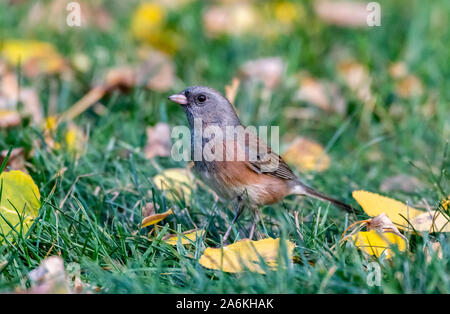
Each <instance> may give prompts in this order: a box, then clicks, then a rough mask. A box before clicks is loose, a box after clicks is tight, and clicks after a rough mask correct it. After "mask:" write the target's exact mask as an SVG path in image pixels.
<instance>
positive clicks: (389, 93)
mask: <svg viewBox="0 0 450 314" xmlns="http://www.w3.org/2000/svg"><path fill="white" fill-rule="evenodd" d="M68 2H69V1H63V0H54V1H2V2H1V3H0V30H1V31H0V112H1V111H2V110H8V111H14V112H17V113H18V114H19V115H20V121H18V122H17V123H14V125H10V126H8V127H6V126H4V125H3V124H2V122H1V114H0V151H2V152H3V155H4V156H5V155H6V154H7V152H8V151H9V149H10V148H11V147H12V148H13V149H21V151H20V152H19V154H20V156H19V157H17V158H15V159H16V160H17V159H20V158H22V159H23V160H21V161H20V160H19V162H18V164H15V163H13V162H12V160H13V159H11V157H10V158H9V162H8V164H7V166H6V168H5V171H6V170H13V169H19V170H22V171H26V172H27V173H28V174H29V175H30V176H31V178H32V179H33V181H34V182H35V183H36V185H37V188H38V189H39V192H40V195H41V197H40V201H41V207H40V209H39V211H38V215H37V217H35V219H34V220H33V223H32V225H31V227H30V229H29V230H22V228H21V227H20V226H17V230H16V232H13V234H14V235H13V236H8V237H6V236H1V237H0V292H23V291H32V289H33V287H35V288H36V286H39V283H36V282H33V280H32V277H33V276H30V275H29V273H30V271H32V270H33V269H36V268H38V267H39V265H40V264H41V263H42V262H43V260H45V259H46V258H48V257H49V256H60V257H61V258H62V260H63V262H64V265H65V270H66V273H67V277H68V281H70V283H69V286H72V285H75V284H77V285H78V287H80V286H81V287H82V289H81V288H80V290H82V292H93V293H449V292H450V265H449V263H448V257H449V255H450V245H449V241H448V239H449V238H448V234H446V233H444V232H433V233H429V232H420V233H418V232H417V233H416V232H405V231H402V234H403V235H404V236H405V238H407V243H408V247H407V249H406V250H405V251H399V250H397V249H395V248H394V249H393V252H394V253H393V256H392V257H391V258H386V257H385V256H384V257H383V256H382V257H380V258H377V257H374V256H371V255H369V254H366V253H364V252H363V251H362V250H360V249H358V248H356V247H355V246H354V245H353V244H352V243H351V241H344V242H343V241H341V240H342V238H343V236H342V234H343V232H344V231H345V230H346V228H347V227H348V226H349V225H350V224H352V223H353V222H356V221H358V220H365V219H369V218H370V217H369V216H368V215H367V214H366V213H365V212H364V211H363V209H362V208H361V206H360V205H359V204H358V203H357V202H356V200H355V199H354V198H353V197H352V192H353V191H356V190H366V191H371V192H374V193H378V194H380V195H384V196H387V197H390V198H392V199H396V200H398V201H401V202H402V203H405V204H408V205H411V206H414V207H415V208H417V209H420V210H427V209H431V210H442V211H444V212H445V211H446V213H447V216H446V217H448V205H447V207H446V206H442V204H444V203H443V202H444V200H445V199H446V198H447V197H448V196H449V195H450V191H449V188H450V186H449V167H450V157H449V153H450V151H449V147H448V140H449V138H450V127H449V126H450V119H449V117H450V114H449V113H450V88H449V80H450V63H449V60H450V49H449V44H450V25H449V23H448V16H450V2H449V1H446V0H435V1H419V0H414V1H408V0H403V1H400V0H396V1H380V4H381V10H382V18H381V26H379V27H376V26H375V27H367V25H365V26H364V25H362V26H361V25H356V26H355V25H353V26H352V25H347V24H346V23H345V22H340V23H339V22H336V21H334V22H333V20H332V18H330V17H328V18H327V15H326V14H325V15H322V16H321V15H320V14H319V13H318V11H320V10H319V9H318V8H317V6H318V5H317V2H318V1H298V2H297V1H247V2H248V3H247V2H246V1H243V2H242V3H244V4H242V3H241V4H236V3H235V2H233V1H157V0H155V1H148V2H143V1H78V3H80V4H81V8H82V11H81V14H82V15H81V17H82V19H81V23H82V24H81V26H80V27H77V26H74V27H70V26H68V25H67V23H66V18H67V15H68V14H69V11H67V10H66V4H67V3H68ZM322 2H323V1H322ZM88 3H89V4H88ZM142 3H147V6H145V4H144V5H143V6H141V10H142V11H141V12H140V13H139V11H136V10H138V8H139V6H140V4H142ZM148 3H150V5H149V4H148ZM169 3H170V5H169ZM322 4H323V3H322ZM239 5H244V7H243V8H238V9H239V10H240V11H238V13H236V12H234V11H233V10H236V8H234V6H239ZM325 5H326V3H325ZM364 6H365V5H364ZM142 8H144V9H142ZM214 10H216V11H214ZM221 10H222V11H221ZM227 10H228V11H227ZM325 11H327V10H325ZM136 12H138V13H136ZM328 12H329V10H328ZM208 13H209V15H208ZM214 14H215V15H214ZM355 14H356V13H355ZM235 15H237V16H235ZM222 16H225V17H226V18H227V20H228V23H220V22H218V20H220V17H222ZM211 21H212V22H211ZM357 22H358V21H356V22H355V23H357ZM223 24H224V25H223ZM338 24H339V25H338ZM359 24H361V23H360V22H359ZM14 40H16V41H20V42H22V43H23V42H25V41H26V40H36V41H39V42H46V43H49V44H50V45H51V47H52V48H51V49H49V48H48V47H47V48H45V47H42V46H39V45H38V44H37V43H31V44H30V43H29V42H28V44H27V45H22V46H20V45H19V48H15V49H16V50H18V51H19V55H21V57H20V58H19V59H16V60H15V61H14V60H12V59H13V58H12V57H10V56H8V53H7V52H6V51H7V49H6V48H5V47H8V44H9V45H11V42H13V41H14ZM11 49H12V48H11ZM45 49H49V50H45ZM46 51H50V52H46ZM16 53H17V51H16ZM52 53H54V54H55V55H54V56H53V55H52ZM35 54H36V55H37V57H35V59H33V57H27V56H28V55H32V56H33V55H35ZM268 57H273V58H275V59H270V60H268V59H262V61H261V58H268ZM57 59H61V63H57V62H56V61H55V60H57ZM42 60H44V61H42ZM49 60H50V61H55V62H54V63H55V64H53V63H52V62H50V61H49ZM155 60H156V61H155ZM252 60H260V61H261V63H260V64H257V65H256V67H255V66H254V64H253V67H251V65H252V64H251V63H250V65H249V63H248V62H249V61H252ZM40 62H42V63H40ZM270 62H273V63H272V64H268V63H270ZM50 63H51V64H50ZM56 63H57V64H56ZM143 64H144V65H143ZM245 65H247V67H246V66H245ZM266 66H268V67H270V66H273V67H275V69H276V70H275V71H268V70H265V68H264V67H266ZM249 68H250V69H249ZM279 68H281V70H280V73H278V72H277V70H278V69H279ZM111 69H112V70H111ZM130 69H131V70H133V71H138V72H139V71H141V72H142V73H143V75H142V76H145V77H144V78H141V80H139V79H138V80H134V79H130V78H129V76H128V75H127V73H128V72H127V71H129V70H130ZM136 69H137V70H136ZM172 70H173V72H172ZM133 73H134V72H133ZM155 73H156V74H155ZM8 75H9V76H8ZM153 75H156V78H155V79H153V80H152V76H153ZM148 76H150V78H149V77H148ZM7 77H9V78H11V77H13V78H14V79H13V81H12V83H11V82H10V81H7V79H6V78H7ZM234 78H238V79H239V82H240V84H239V87H238V89H237V94H236V98H235V101H234V104H235V107H236V109H237V111H238V113H239V116H240V118H241V120H242V122H243V123H244V124H245V125H255V126H262V125H267V126H279V133H280V152H281V153H283V152H286V151H287V150H289V148H290V147H291V144H292V143H293V142H294V140H295V139H296V138H298V137H302V138H305V139H308V141H312V142H313V143H316V144H317V147H318V149H319V150H320V151H321V153H320V154H321V156H322V157H323V156H327V158H328V159H327V162H325V164H321V165H319V164H320V163H321V162H323V158H322V161H321V160H319V162H318V163H317V164H314V162H313V165H311V162H310V163H309V164H306V165H305V164H304V161H303V163H302V161H301V160H300V161H299V165H297V164H296V163H295V158H293V159H294V160H292V161H290V160H289V163H290V164H291V165H292V167H293V169H294V170H295V172H296V174H297V175H298V176H299V177H300V178H302V180H303V181H304V182H306V183H308V184H309V185H311V186H314V187H315V188H317V189H318V190H320V191H323V192H326V193H327V194H329V195H332V196H334V197H336V198H338V199H340V200H342V201H345V202H346V203H349V204H351V205H352V206H353V207H355V208H356V209H357V211H358V213H357V215H350V214H347V213H345V212H343V211H341V210H340V209H339V208H337V207H334V206H332V205H331V204H328V203H325V202H321V201H318V200H312V199H307V198H302V197H299V196H289V197H287V198H286V199H285V200H284V201H283V202H281V203H278V204H274V205H268V206H264V207H261V208H260V210H261V219H262V221H261V223H259V224H258V225H257V236H258V238H267V237H271V238H280V239H281V240H282V243H283V241H284V240H289V241H292V242H293V243H294V244H295V248H294V250H293V258H290V257H289V254H288V252H287V248H286V245H281V247H280V252H279V256H278V264H279V265H280V266H279V267H276V268H273V269H271V268H267V267H265V268H264V269H265V273H257V272H251V271H243V272H239V273H228V272H222V271H220V270H212V269H208V268H205V267H203V266H202V265H201V264H200V263H199V259H200V257H201V256H202V253H203V252H204V250H205V249H206V248H208V247H220V246H221V236H223V234H224V233H225V231H226V229H227V228H228V226H229V224H230V222H231V220H232V218H233V212H232V211H231V204H230V203H227V202H223V201H221V200H218V199H217V198H216V197H215V195H214V194H213V193H212V192H211V190H210V189H209V187H208V186H206V185H204V184H202V183H201V182H198V181H197V180H195V183H194V184H190V185H189V186H185V187H184V188H183V189H182V192H183V193H176V192H180V191H179V190H177V191H175V192H173V191H171V190H165V189H161V188H160V186H158V185H157V184H155V180H154V178H155V176H157V175H158V174H161V173H163V171H164V170H166V169H170V168H186V167H189V163H187V162H184V161H180V162H177V161H174V160H173V159H172V158H171V157H170V156H159V155H160V154H158V153H155V154H152V156H149V153H148V151H147V150H148V149H153V151H154V147H151V145H152V144H153V145H158V143H156V144H155V143H150V144H149V141H148V138H149V134H148V133H149V131H148V130H149V127H154V126H155V125H156V124H157V123H161V124H162V125H166V124H167V125H168V126H169V127H170V128H173V127H174V126H178V125H187V120H186V116H185V114H184V111H183V110H182V108H181V107H180V106H179V105H177V104H175V103H172V102H170V101H168V100H167V97H168V96H169V95H171V94H173V93H176V92H179V91H181V90H183V89H185V88H187V87H188V86H191V85H207V86H210V87H213V88H215V89H217V90H219V91H221V92H223V93H225V86H230V85H231V84H232V81H233V79H234ZM148 80H150V82H149V83H148V84H147V82H148ZM142 82H145V83H142ZM14 83H16V84H14ZM11 86H13V87H14V86H15V89H14V88H13V87H11ZM95 88H99V90H100V95H99V96H98V97H97V98H96V99H95V100H94V101H92V105H91V106H88V107H86V108H84V109H83V110H80V111H79V112H78V113H77V114H73V112H74V111H73V109H72V111H68V110H69V109H71V108H73V107H74V106H77V105H78V106H79V105H80V99H83V97H84V96H85V95H86V94H88V93H89V92H90V91H91V92H92V90H93V89H94V90H95ZM25 90H27V91H29V92H30V93H33V95H36V96H37V100H36V99H34V100H29V98H30V97H28V98H27V99H28V101H26V100H25V97H26V96H25V94H22V92H23V91H25ZM18 95H20V96H19V99H20V101H19V102H17V96H18ZM31 98H32V97H31ZM11 99H13V101H12V100H11ZM14 99H15V100H14ZM33 104H34V106H33ZM30 108H34V109H30ZM78 108H79V107H78ZM33 110H35V111H33ZM68 112H69V113H72V115H68V114H67V113H68ZM68 116H70V118H68ZM60 117H63V118H60ZM58 122H59V123H58ZM10 124H11V123H10ZM2 125H3V126H2ZM150 130H154V129H150ZM156 134H157V135H156V138H157V139H158V137H159V136H160V133H156ZM156 142H157V141H156ZM317 147H316V148H317ZM303 153H304V152H303ZM303 153H302V152H299V153H298V155H299V156H300V155H302V154H303ZM307 153H308V152H307ZM304 154H306V153H304ZM293 155H294V157H295V155H296V154H295V153H294V154H293ZM316 155H317V154H316ZM11 156H12V155H11ZM311 158H316V159H317V158H318V157H317V156H312V157H311ZM316 159H314V160H316ZM1 160H2V158H1V157H0V161H1ZM302 165H303V166H302ZM6 173H7V172H4V173H3V174H6ZM0 191H1V189H0ZM0 195H1V193H0ZM440 204H441V205H440ZM149 208H150V209H151V208H154V209H155V210H156V212H157V213H162V212H165V211H167V210H169V209H172V210H173V214H172V215H170V216H168V217H166V218H165V219H164V220H162V221H160V222H159V223H158V225H157V226H156V227H155V226H150V227H144V228H142V227H141V221H142V219H143V218H144V216H146V215H145V211H144V213H143V209H149ZM386 210H387V209H386ZM0 213H1V211H0ZM443 214H444V213H443ZM251 223H252V215H251V214H250V212H244V214H243V217H241V219H240V220H239V221H238V222H237V224H236V225H235V228H234V229H233V231H232V233H231V238H230V239H229V242H234V241H238V240H240V239H243V238H246V237H248V233H249V229H250V226H251ZM3 225H4V224H3ZM3 225H2V226H3ZM19 225H20V224H19ZM194 228H201V229H204V230H205V231H206V232H205V233H204V235H203V236H202V237H200V238H198V239H197V240H196V241H194V242H193V243H191V244H187V245H183V244H182V243H181V242H178V244H177V245H170V244H168V243H166V242H165V241H164V239H165V236H167V235H168V234H174V233H177V232H178V233H180V232H184V231H187V230H191V229H194ZM436 243H438V245H440V249H439V250H440V251H438V250H436V251H433V249H432V247H436V246H437V245H436ZM433 252H434V253H433ZM372 263H375V264H372ZM282 265H284V267H283V266H282ZM373 265H376V266H379V267H380V270H381V281H380V282H379V285H370V284H369V282H368V274H369V271H368V270H370V269H371V268H370V267H372V266H373ZM73 278H76V281H79V282H78V283H73V282H72V279H73ZM41 285H42V283H41ZM49 286H50V288H48V290H45V289H47V288H46V287H41V289H43V290H39V291H43V292H55V291H56V290H55V289H56V288H55V287H53V286H52V284H51V283H49ZM30 289H31V290H30Z"/></svg>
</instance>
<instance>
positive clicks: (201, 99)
mask: <svg viewBox="0 0 450 314" xmlns="http://www.w3.org/2000/svg"><path fill="white" fill-rule="evenodd" d="M197 100H198V101H199V102H205V100H206V96H205V95H203V94H201V95H198V97H197Z"/></svg>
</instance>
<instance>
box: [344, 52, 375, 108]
mask: <svg viewBox="0 0 450 314" xmlns="http://www.w3.org/2000/svg"><path fill="white" fill-rule="evenodd" d="M338 73H339V75H340V76H341V77H342V78H343V79H344V81H345V82H346V83H347V85H348V87H349V88H350V89H351V90H352V91H354V92H356V94H357V96H358V98H359V99H360V100H361V101H364V102H368V101H369V100H371V99H372V98H373V97H372V93H371V79H370V76H369V72H368V70H367V68H366V67H365V66H364V65H362V64H361V63H358V62H355V61H344V62H341V63H339V65H338Z"/></svg>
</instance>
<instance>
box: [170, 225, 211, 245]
mask: <svg viewBox="0 0 450 314" xmlns="http://www.w3.org/2000/svg"><path fill="white" fill-rule="evenodd" d="M205 232H206V231H205V230H203V229H193V230H189V231H186V232H183V233H182V234H180V235H178V234H169V235H166V236H164V238H163V241H164V242H166V243H167V244H170V245H177V243H178V236H180V240H181V244H183V245H186V244H193V243H195V242H197V239H199V238H202V237H203V236H204V235H205Z"/></svg>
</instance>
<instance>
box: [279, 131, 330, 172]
mask: <svg viewBox="0 0 450 314" xmlns="http://www.w3.org/2000/svg"><path fill="white" fill-rule="evenodd" d="M283 158H284V160H285V161H286V162H287V163H290V164H292V165H293V166H295V167H296V168H298V169H299V170H301V171H325V170H326V169H328V168H329V167H330V163H331V160H330V157H329V156H328V155H327V153H326V152H325V150H324V148H323V147H322V145H320V144H319V143H317V142H314V141H312V140H310V139H307V138H304V137H297V138H296V139H294V141H293V142H292V144H291V145H290V146H289V147H288V149H287V150H286V151H285V152H284V154H283Z"/></svg>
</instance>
